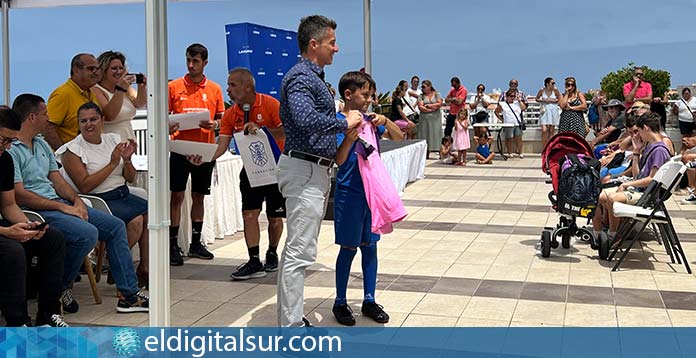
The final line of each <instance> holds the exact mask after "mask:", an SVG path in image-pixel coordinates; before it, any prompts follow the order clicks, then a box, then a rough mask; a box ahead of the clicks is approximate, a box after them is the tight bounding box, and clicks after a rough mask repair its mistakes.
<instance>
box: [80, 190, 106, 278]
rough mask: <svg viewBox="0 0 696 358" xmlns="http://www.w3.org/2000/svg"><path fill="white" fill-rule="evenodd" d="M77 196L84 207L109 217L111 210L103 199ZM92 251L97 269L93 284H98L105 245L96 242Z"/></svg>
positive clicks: (91, 196) (83, 195) (84, 195)
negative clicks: (95, 258) (83, 203)
mask: <svg viewBox="0 0 696 358" xmlns="http://www.w3.org/2000/svg"><path fill="white" fill-rule="evenodd" d="M79 196H80V199H82V201H84V202H85V205H87V206H89V207H91V208H93V209H96V210H99V211H102V212H104V213H107V214H109V215H111V209H109V205H107V204H106V202H105V201H104V199H102V198H100V197H98V196H94V195H86V194H79ZM94 251H95V253H96V256H97V267H96V273H95V277H94V279H95V282H99V281H100V280H101V274H102V268H103V267H104V256H106V244H105V243H104V242H102V241H97V245H96V246H95V247H94ZM87 257H89V256H87ZM91 266H92V265H91V264H90V267H91Z"/></svg>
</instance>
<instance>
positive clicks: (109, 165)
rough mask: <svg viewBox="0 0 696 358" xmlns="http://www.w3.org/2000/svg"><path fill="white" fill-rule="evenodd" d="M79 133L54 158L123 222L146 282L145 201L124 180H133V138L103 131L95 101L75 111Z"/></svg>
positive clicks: (81, 188) (141, 277) (82, 190)
mask: <svg viewBox="0 0 696 358" xmlns="http://www.w3.org/2000/svg"><path fill="white" fill-rule="evenodd" d="M77 121H78V124H79V128H80V134H79V135H78V136H77V137H75V139H73V140H71V141H70V142H68V143H65V144H63V145H62V146H61V147H60V148H58V150H57V151H56V159H57V160H58V162H60V163H61V164H62V165H63V168H62V169H61V171H62V170H64V171H65V173H64V174H67V176H68V177H67V178H66V179H70V181H72V183H73V185H74V186H75V187H76V188H77V190H78V191H79V192H80V193H83V194H90V195H95V196H98V197H100V198H102V199H104V201H105V202H106V203H107V204H108V205H109V209H111V213H112V214H113V215H114V216H115V217H117V218H119V219H121V220H123V222H124V223H126V229H127V230H128V246H129V247H133V246H134V245H135V244H136V243H138V247H139V248H140V264H139V265H138V267H137V269H136V274H137V275H138V281H139V282H140V283H141V284H146V282H147V277H148V276H147V275H148V230H147V201H146V200H144V199H141V198H139V197H137V196H135V195H133V194H131V193H130V191H129V189H128V186H126V182H132V181H133V179H135V168H134V167H133V163H132V162H131V157H132V156H133V153H134V152H135V148H136V144H135V141H134V140H133V139H129V140H126V141H123V142H122V141H121V138H120V137H119V136H118V134H115V133H103V129H104V120H103V118H102V112H101V110H100V108H99V106H97V105H96V104H95V103H93V102H88V103H85V104H83V105H82V106H81V107H80V109H78V111H77Z"/></svg>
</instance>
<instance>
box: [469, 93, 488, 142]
mask: <svg viewBox="0 0 696 358" xmlns="http://www.w3.org/2000/svg"><path fill="white" fill-rule="evenodd" d="M485 92H486V86H485V85H484V84H483V83H479V84H477V85H476V96H474V97H471V99H470V100H469V109H471V111H469V113H470V114H471V123H474V124H476V123H487V122H488V106H489V105H490V104H491V97H488V95H487V94H486V93H485ZM483 132H485V128H484V127H474V135H476V136H477V137H479V136H481V134H482V133H483Z"/></svg>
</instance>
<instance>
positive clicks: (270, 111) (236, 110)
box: [220, 93, 285, 152]
mask: <svg viewBox="0 0 696 358" xmlns="http://www.w3.org/2000/svg"><path fill="white" fill-rule="evenodd" d="M249 122H252V123H256V125H258V126H259V127H266V128H278V127H282V126H283V122H281V121H280V102H278V100H277V99H275V98H273V97H271V96H269V95H265V94H261V93H257V94H256V100H254V105H253V106H251V110H250V111H249ZM243 129H244V111H243V110H242V108H241V107H240V106H238V105H236V104H235V105H234V106H232V107H230V108H228V109H227V111H225V114H224V115H223V116H222V123H220V135H225V136H231V135H232V134H234V133H236V132H241V131H242V130H243ZM276 143H277V144H278V148H280V151H281V152H282V151H283V148H284V147H285V140H277V139H276Z"/></svg>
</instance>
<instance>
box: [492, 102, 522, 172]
mask: <svg viewBox="0 0 696 358" xmlns="http://www.w3.org/2000/svg"><path fill="white" fill-rule="evenodd" d="M525 109H527V105H526V104H524V102H522V101H518V100H517V93H516V92H515V90H508V91H507V92H506V93H505V101H504V102H498V107H496V108H495V115H496V117H498V120H499V121H500V122H503V123H505V124H512V125H513V126H512V127H506V128H503V134H505V136H504V137H505V149H507V152H508V156H509V157H510V158H514V157H515V155H514V154H513V153H512V142H513V140H514V141H515V149H516V154H517V155H519V156H520V158H524V154H523V153H522V134H524V132H522V128H521V127H522V121H523V118H522V112H523V111H524V110H525Z"/></svg>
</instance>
